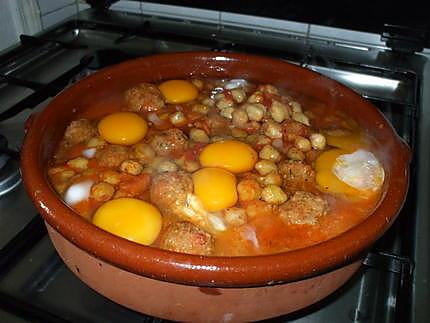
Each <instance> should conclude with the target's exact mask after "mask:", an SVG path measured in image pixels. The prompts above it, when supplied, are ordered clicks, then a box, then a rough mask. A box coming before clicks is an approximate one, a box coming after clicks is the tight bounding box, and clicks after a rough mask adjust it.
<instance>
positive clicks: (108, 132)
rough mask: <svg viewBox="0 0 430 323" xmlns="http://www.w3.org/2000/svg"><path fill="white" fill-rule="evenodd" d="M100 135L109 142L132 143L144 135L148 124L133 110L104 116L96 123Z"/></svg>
mask: <svg viewBox="0 0 430 323" xmlns="http://www.w3.org/2000/svg"><path fill="white" fill-rule="evenodd" d="M98 130H99V133H100V136H101V137H102V138H103V139H104V140H106V141H107V142H109V143H111V144H117V145H133V144H135V143H137V142H138V141H140V140H142V139H143V137H145V135H146V132H147V131H148V124H147V123H146V121H145V119H143V118H142V117H139V116H138V115H137V114H135V113H133V112H117V113H112V114H109V115H107V116H105V117H104V118H103V119H101V120H100V122H99V124H98Z"/></svg>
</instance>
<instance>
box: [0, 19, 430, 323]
mask: <svg viewBox="0 0 430 323" xmlns="http://www.w3.org/2000/svg"><path fill="white" fill-rule="evenodd" d="M124 26H127V27H124ZM23 39H24V40H23V45H22V46H21V47H20V48H19V49H18V50H16V51H14V52H13V53H7V54H6V56H4V57H3V58H4V59H3V60H0V61H3V62H5V64H3V65H2V64H1V63H0V73H2V74H6V68H9V69H10V67H11V66H12V67H13V68H12V71H10V72H8V73H7V75H9V76H10V77H9V79H8V83H7V84H3V87H2V86H0V103H2V102H3V101H2V100H7V102H11V101H12V103H9V104H8V105H2V104H0V133H2V134H4V136H5V137H7V139H8V140H9V147H12V149H15V148H17V147H19V146H20V143H21V141H22V138H23V134H24V129H23V128H24V126H23V125H24V123H25V120H26V119H27V117H28V116H29V115H30V114H31V113H32V112H33V111H36V112H37V111H38V110H40V109H42V108H43V107H44V106H45V105H46V104H47V103H48V102H49V99H50V97H52V96H53V95H55V94H57V93H58V92H59V91H60V90H61V89H62V88H63V87H65V86H67V85H68V84H70V83H71V82H75V81H77V80H79V79H80V78H82V77H85V76H86V75H88V74H91V73H93V72H95V71H97V70H98V69H100V68H103V67H105V66H108V65H111V64H115V63H117V62H120V61H123V60H126V59H129V58H132V57H137V56H142V55H149V54H154V53H162V52H169V51H189V50H216V51H223V50H228V51H239V52H249V53H257V54H262V55H270V56H274V57H279V58H282V59H286V60H288V61H291V62H294V63H296V64H300V65H302V66H305V67H307V68H310V69H312V70H316V71H318V72H320V73H323V74H325V75H327V76H329V77H332V78H334V79H337V80H339V81H340V82H343V83H345V84H346V85H348V86H350V87H352V88H353V89H355V90H356V91H358V92H360V93H361V94H362V95H363V96H365V97H366V98H368V99H370V100H372V102H373V103H374V104H375V105H376V106H377V107H378V108H379V109H380V110H381V111H382V112H383V113H384V114H385V116H386V117H387V118H388V119H389V120H390V121H391V123H392V124H393V126H394V127H395V129H396V131H397V132H398V133H399V135H400V136H402V137H403V138H404V139H405V141H407V142H408V143H409V144H410V146H411V147H412V149H413V151H414V152H415V153H414V158H413V162H412V165H411V167H412V174H413V178H412V185H411V189H410V193H409V194H408V199H407V201H406V204H405V206H404V208H403V210H402V211H401V213H400V215H399V218H398V220H397V221H396V222H395V224H394V225H393V226H392V227H391V229H390V230H389V231H388V232H387V233H386V234H385V235H384V236H383V238H381V239H380V240H379V241H378V242H377V244H376V245H375V246H374V248H373V249H372V251H371V252H370V253H369V254H368V255H367V257H366V258H365V260H364V266H363V267H362V268H361V269H360V270H359V272H357V274H356V275H355V276H354V277H353V278H352V279H351V280H350V281H349V282H348V283H347V284H345V285H344V286H343V287H342V288H341V289H339V290H338V291H336V292H335V293H334V294H333V295H331V296H329V297H328V298H326V299H324V300H323V301H321V302H319V303H317V304H314V305H313V306H311V307H309V308H306V309H303V310H301V311H299V312H296V313H293V314H290V315H287V316H285V317H281V318H276V319H272V320H270V321H273V322H280V321H281V322H282V321H283V322H408V321H411V317H412V316H411V315H412V314H411V313H412V311H413V309H412V303H413V296H412V293H413V286H412V280H413V268H414V267H413V266H414V262H415V261H416V258H415V257H414V247H415V244H416V242H415V241H414V238H413V237H412V235H411V234H409V233H410V232H415V231H416V230H417V229H416V228H415V225H416V223H415V218H416V216H417V199H416V190H417V185H416V184H415V183H417V179H416V178H414V173H415V169H416V167H417V165H416V160H417V151H418V150H419V149H418V148H417V141H418V140H417V138H418V132H419V131H420V127H419V124H420V121H419V120H420V119H419V118H418V116H419V112H418V111H419V107H420V104H422V102H421V97H420V93H421V92H420V86H421V85H422V82H423V78H422V77H421V75H420V74H419V72H417V71H419V70H420V68H422V64H423V63H424V60H423V59H422V58H420V57H410V58H408V60H406V59H405V58H404V57H403V58H394V59H391V58H390V57H389V55H388V53H387V52H384V51H379V50H373V49H371V50H369V51H368V52H363V51H358V52H357V51H355V50H353V49H346V48H333V47H332V46H331V45H329V44H327V43H324V42H309V40H306V41H305V40H297V39H288V38H283V37H279V36H277V35H274V34H270V33H268V34H266V35H265V34H260V36H259V37H256V36H255V34H254V33H253V31H247V30H241V29H237V30H235V29H223V31H222V33H220V30H219V29H218V28H217V27H214V26H210V25H199V26H198V27H197V26H194V25H190V24H189V23H186V24H184V23H183V22H181V21H175V20H168V19H167V20H163V19H157V18H154V17H152V18H149V17H142V16H133V15H129V14H127V15H123V14H120V13H114V12H105V13H101V12H94V11H88V12H86V13H84V14H82V15H81V16H80V17H79V19H77V20H73V21H71V22H69V23H65V24H63V25H61V26H59V27H57V28H55V29H54V30H52V31H50V32H48V33H45V34H44V35H43V36H42V37H39V38H37V39H32V38H31V37H30V38H25V37H24V38H23ZM0 85H2V84H0ZM24 89H25V90H24ZM11 93H13V94H14V97H13V99H11V98H10V95H11ZM6 224H7V228H8V229H7V230H5V229H4V228H5V227H6ZM2 228H3V230H4V231H2ZM0 233H1V234H0V310H3V311H4V312H2V311H0V322H1V321H6V322H13V320H16V322H21V320H22V321H37V322H161V321H163V320H161V319H158V318H152V317H147V316H144V315H142V314H140V313H136V312H134V311H131V310H129V309H126V308H124V307H122V306H120V305H118V304H115V303H113V302H111V301H110V300H108V299H106V298H105V297H103V296H101V295H99V294H98V293H96V292H94V291H93V290H91V289H90V288H88V287H87V286H86V285H84V284H83V283H82V282H81V281H80V280H79V279H78V278H77V277H75V276H74V275H73V274H72V272H71V271H69V270H68V269H67V268H66V267H65V266H64V264H63V262H62V261H61V260H60V258H59V257H58V256H57V254H56V252H55V250H54V248H53V246H52V244H51V242H50V240H49V238H48V237H47V235H46V229H45V227H44V224H43V221H42V220H41V217H40V216H39V215H38V214H37V212H36V211H35V209H34V207H33V206H32V205H31V203H30V202H29V199H28V198H27V197H26V195H25V193H24V190H23V187H22V185H18V187H16V188H15V189H14V190H13V191H12V192H10V193H8V194H5V195H4V196H2V197H0ZM6 313H8V314H6ZM11 315H12V316H11ZM3 317H4V318H6V317H7V320H6V319H2V318H3ZM11 317H13V320H12V319H11Z"/></svg>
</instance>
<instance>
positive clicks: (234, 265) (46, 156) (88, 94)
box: [22, 52, 410, 321]
mask: <svg viewBox="0 0 430 323" xmlns="http://www.w3.org/2000/svg"><path fill="white" fill-rule="evenodd" d="M188 78H216V79H246V80H250V81H252V82H255V83H259V84H265V83H266V84H276V86H277V87H280V88H287V89H289V90H290V91H293V92H297V93H301V94H303V95H305V96H310V97H313V98H315V99H316V100H318V101H320V102H323V103H325V104H326V105H330V106H331V107H332V108H334V109H335V110H337V109H338V110H340V111H342V113H344V114H345V115H347V116H348V117H350V118H351V119H353V120H354V121H355V122H356V123H357V124H358V126H359V127H360V128H361V129H363V130H364V132H365V134H366V136H367V137H368V138H372V140H371V146H372V148H373V152H374V154H375V155H376V157H377V158H378V160H379V161H380V162H381V164H382V166H383V169H384V172H385V180H384V183H383V186H382V193H381V197H380V200H379V202H378V203H377V205H376V207H375V209H374V211H373V213H372V214H371V215H369V216H368V217H367V218H366V219H365V220H363V221H362V222H361V223H359V224H357V225H355V226H354V227H352V228H351V229H349V230H347V231H346V232H344V233H342V234H340V235H338V236H336V237H334V238H331V239H329V240H327V241H323V242H320V243H317V244H315V245H311V246H308V247H304V248H301V249H297V250H292V251H288V252H281V253H275V254H267V255H259V256H245V257H219V256H215V257H208V256H199V255H190V254H184V253H176V252H171V251H168V250H162V249H159V248H153V247H149V246H144V245H141V244H137V243H134V242H131V241H128V240H126V239H123V238H120V237H118V236H115V235H113V234H110V233H108V232H106V231H104V230H102V229H100V228H98V227H97V226H95V225H93V224H92V223H91V222H89V221H87V220H85V219H84V218H83V217H81V216H80V215H78V214H77V213H75V212H74V211H73V210H72V209H71V208H69V207H68V206H67V205H66V204H65V203H63V202H62V201H61V199H60V198H59V197H58V195H57V193H56V192H55V190H54V189H53V188H52V186H51V185H50V183H49V181H48V176H47V168H48V162H49V161H50V160H51V158H52V156H53V155H54V153H55V151H56V149H57V147H58V144H59V142H60V140H61V139H62V137H63V134H64V131H65V129H66V127H67V126H68V125H69V124H70V122H71V121H72V120H77V119H79V118H80V117H83V116H84V117H88V118H91V117H99V116H102V115H103V114H106V111H107V110H106V109H109V107H108V106H106V102H107V101H106V98H109V97H110V96H111V94H112V93H113V92H116V93H119V92H121V93H123V92H125V91H126V90H127V89H129V88H131V87H133V86H135V85H136V84H139V83H142V82H150V83H159V82H161V81H163V80H170V79H188ZM409 161H410V151H409V148H408V147H407V145H406V144H405V143H404V142H403V141H402V140H401V139H400V138H399V137H398V135H397V134H396V132H395V130H394V129H393V128H392V126H391V125H390V124H389V123H388V122H387V120H386V119H385V118H384V116H383V115H382V114H381V113H380V112H379V111H378V110H377V108H376V107H375V106H373V105H372V104H371V103H369V102H368V101H366V100H364V99H362V98H361V97H360V96H359V95H358V94H356V93H355V92H354V91H352V90H350V89H348V88H346V87H345V86H343V85H341V84H339V83H337V82H335V81H333V80H330V79H327V78H326V77H324V76H322V75H320V74H317V73H314V72H312V71H309V70H307V69H304V68H301V67H298V66H295V65H292V64H289V63H286V62H283V61H281V60H275V59H271V58H266V57H259V56H252V55H245V54H230V53H214V52H187V53H174V54H164V55H156V56H149V57H144V58H140V59H136V60H132V61H127V62H125V63H122V64H119V65H115V66H112V67H109V68H106V69H103V70H101V71H99V72H97V73H95V74H93V75H91V76H89V77H87V78H86V79H84V80H82V81H80V82H78V83H76V84H74V85H73V86H71V87H70V88H68V89H66V90H65V91H63V92H62V93H61V94H60V95H58V96H57V97H55V98H54V99H53V100H52V101H51V102H50V103H49V105H48V106H47V107H46V108H45V109H44V110H43V111H42V112H40V113H39V114H37V115H34V116H33V117H32V118H31V119H29V121H28V124H27V133H26V137H25V141H24V145H23V148H22V175H23V180H24V184H25V187H26V189H27V191H28V194H29V196H30V198H31V199H32V200H33V202H34V204H35V205H36V207H37V208H38V210H39V212H40V214H41V215H42V216H43V218H44V220H45V222H46V224H47V227H48V232H49V234H50V237H51V239H52V241H53V243H54V246H55V248H56V249H57V251H58V252H59V254H60V256H61V257H62V258H63V260H64V261H65V263H66V265H67V266H68V267H69V268H70V269H71V270H72V271H73V272H74V273H75V274H76V275H77V276H78V277H79V278H80V279H82V280H83V281H84V282H85V283H87V284H88V285H89V286H90V287H92V288H94V289H95V290H97V291H98V292H100V293H101V294H103V295H105V296H107V297H109V298H111V299H112V300H114V301H115V302H118V303H120V304H122V305H125V306H127V307H130V308H132V309H134V310H137V311H140V312H142V313H147V314H151V315H155V316H158V317H163V318H168V319H174V320H181V321H182V320H184V321H229V320H230V321H231V320H233V321H249V320H258V319H264V318H269V317H274V316H278V315H281V314H285V313H289V312H292V311H295V310H297V309H300V308H303V307H305V306H307V305H310V304H312V303H315V302H317V301H318V300H320V299H322V298H324V297H325V296H327V295H328V294H330V293H331V292H333V291H334V290H336V289H337V288H339V287H340V286H341V285H342V284H344V283H345V282H346V281H347V280H348V279H349V278H350V277H351V276H352V275H353V274H354V272H356V270H357V269H358V268H359V266H360V263H361V262H360V259H361V258H362V257H363V256H364V255H365V253H366V251H367V250H368V249H369V247H370V246H371V245H372V244H373V243H374V242H375V241H376V240H377V239H378V238H379V237H381V236H382V235H383V234H384V232H385V231H386V230H387V229H388V228H389V227H390V226H391V224H392V223H393V221H394V220H395V218H396V216H397V214H398V212H399V210H400V209H401V207H402V205H403V202H404V199H405V196H406V193H407V188H408V180H409ZM202 309H204V311H202Z"/></svg>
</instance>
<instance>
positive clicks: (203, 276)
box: [21, 52, 410, 287]
mask: <svg viewBox="0 0 430 323" xmlns="http://www.w3.org/2000/svg"><path fill="white" fill-rule="evenodd" d="M172 60H174V61H185V60H186V61H188V62H190V63H192V62H196V63H199V64H202V63H204V64H212V65H214V66H216V65H217V64H218V63H219V62H223V63H225V64H229V63H232V64H233V63H234V62H236V61H243V62H244V63H248V62H249V64H250V65H251V64H259V66H265V65H270V66H272V68H280V69H282V68H286V66H285V64H287V65H288V69H290V70H294V71H295V72H297V73H298V74H299V75H303V76H307V77H313V78H323V79H324V82H326V85H325V86H327V87H329V88H331V89H335V90H336V91H341V92H342V93H343V94H344V96H346V97H348V100H352V101H350V102H352V103H354V104H359V105H360V111H362V113H363V114H365V115H366V118H367V119H368V120H370V124H369V127H376V130H375V132H376V133H377V134H380V135H381V136H382V138H383V139H384V140H388V141H389V142H390V145H392V147H391V148H392V151H395V152H396V154H397V156H396V158H395V160H394V161H393V162H392V163H391V165H390V169H388V170H386V173H387V177H386V178H387V180H386V183H387V185H386V191H385V196H384V197H383V198H382V199H381V201H380V204H379V205H378V207H377V208H376V209H375V211H374V212H373V214H371V215H370V216H369V217H368V218H367V219H366V220H364V221H363V222H362V223H360V224H359V225H356V226H355V227H353V228H351V229H350V230H348V231H346V232H344V233H343V234H341V235H339V236H337V237H335V238H332V239H330V240H328V241H324V242H321V243H319V244H317V245H313V246H310V247H306V248H303V249H300V250H294V251H289V252H284V253H279V254H272V255H265V256H253V257H203V256H195V255H187V254H180V253H175V252H169V251H165V250H161V249H157V248H152V247H147V246H143V245H139V244H136V243H133V242H131V241H128V240H125V239H122V238H119V237H117V236H115V235H112V234H110V233H108V232H106V231H103V230H101V229H99V228H98V227H96V226H94V225H92V224H91V223H89V222H87V221H86V220H85V219H83V218H82V217H80V216H79V215H78V214H76V213H75V212H73V211H72V210H71V209H70V208H68V207H67V206H66V205H65V204H63V203H62V202H61V201H60V199H59V198H58V197H57V195H56V194H55V192H54V191H53V190H52V188H51V187H50V185H49V183H48V181H47V178H46V169H45V166H46V165H45V163H46V161H44V160H43V158H42V156H43V151H44V147H43V145H41V143H42V139H43V137H44V136H45V135H46V133H47V132H49V127H52V125H50V124H49V122H48V120H49V114H50V113H52V111H53V110H54V109H56V108H58V107H59V106H62V105H63V104H67V100H68V99H70V98H72V97H73V95H74V94H76V93H78V92H79V91H80V88H81V87H88V88H89V87H91V86H93V85H94V84H96V83H97V80H99V79H100V78H109V77H111V75H112V74H113V72H114V71H115V70H119V69H122V70H123V71H125V72H126V71H127V69H128V70H132V69H133V68H137V67H138V66H140V67H141V65H142V64H143V65H144V64H149V63H150V64H155V66H158V65H157V64H172V63H171V62H172ZM307 74H308V75H307ZM187 76H188V75H186V76H184V77H187ZM21 156H22V160H21V168H22V175H23V180H24V184H25V187H26V190H27V192H28V193H29V195H30V198H31V199H32V200H33V202H34V204H35V205H36V207H37V208H38V210H39V211H40V213H41V214H42V216H43V218H44V220H45V221H46V222H48V223H49V224H50V225H51V226H52V227H53V228H55V230H57V231H58V232H60V233H61V235H63V236H64V237H65V238H66V239H67V240H69V241H71V242H72V243H74V244H75V245H76V246H78V247H79V248H81V249H83V250H85V251H87V252H88V253H90V254H92V255H94V256H95V257H98V258H100V259H103V260H104V261H107V262H109V263H112V264H114V265H115V266H118V267H120V268H122V269H125V270H127V271H130V272H133V273H136V274H139V275H143V276H146V277H151V278H154V279H158V280H163V281H169V282H175V283H181V284H192V285H199V286H217V287H245V286H262V285H268V284H275V283H284V282H291V281H296V280H300V279H304V278H307V277H311V276H314V275H317V274H321V273H324V272H327V271H330V270H333V269H335V268H338V267H341V266H343V265H345V264H347V263H350V262H352V261H354V260H357V259H358V258H359V257H360V256H362V255H363V252H365V251H366V250H367V249H368V248H369V247H370V246H371V245H372V244H373V243H374V242H375V241H376V240H377V239H378V238H379V237H380V236H381V235H382V234H383V233H384V232H385V231H386V230H387V229H388V228H389V226H390V225H391V224H392V222H393V221H394V219H395V218H396V216H397V214H398V212H399V210H400V209H401V207H402V205H403V202H404V199H405V197H406V192H407V188H408V182H409V168H408V166H409V161H410V151H409V149H408V147H407V145H406V144H404V143H403V142H402V140H401V139H400V138H399V137H398V135H397V134H396V132H395V131H394V129H393V128H392V127H391V125H390V124H389V123H388V121H387V120H386V119H385V117H384V116H383V115H382V114H381V113H380V112H379V111H378V110H377V109H376V107H374V106H373V105H372V104H371V103H369V102H367V101H365V100H364V99H362V98H361V97H360V96H359V95H358V94H356V93H355V92H353V91H352V90H350V89H348V88H346V87H345V86H343V85H341V84H339V83H337V82H335V81H333V80H329V79H327V78H325V77H323V76H321V75H319V74H318V73H315V72H313V71H310V70H305V69H303V68H301V67H298V66H294V65H292V64H289V63H287V62H283V61H280V60H275V59H271V58H267V57H260V56H253V55H246V54H232V53H215V52H186V53H174V54H161V55H154V56H150V57H145V58H140V59H136V60H132V61H128V62H125V63H122V64H118V65H115V66H112V67H109V68H106V69H103V70H101V71H99V72H97V73H95V74H93V75H91V76H89V77H88V78H86V79H84V80H82V81H80V82H78V83H77V84H75V85H73V86H71V87H70V88H69V89H67V90H65V91H64V92H62V93H61V94H60V95H58V96H57V97H56V98H54V99H53V100H52V101H51V103H50V104H49V105H48V106H47V107H46V108H45V110H44V111H43V112H41V113H40V114H39V115H37V116H36V117H34V118H33V120H32V122H31V124H30V126H29V127H28V129H27V133H26V137H25V141H24V144H23V147H22V152H21Z"/></svg>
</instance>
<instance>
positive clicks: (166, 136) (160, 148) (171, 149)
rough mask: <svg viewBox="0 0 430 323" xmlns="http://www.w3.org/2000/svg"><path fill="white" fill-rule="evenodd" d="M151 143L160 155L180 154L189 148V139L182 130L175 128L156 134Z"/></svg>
mask: <svg viewBox="0 0 430 323" xmlns="http://www.w3.org/2000/svg"><path fill="white" fill-rule="evenodd" d="M150 145H151V147H152V149H154V150H155V152H156V153H157V155H159V156H180V155H182V153H183V152H184V151H185V149H187V147H188V140H187V136H186V135H185V134H184V133H183V132H182V131H181V130H179V129H176V128H173V129H168V130H164V131H162V132H160V133H158V134H156V135H155V136H154V137H152V139H151V142H150Z"/></svg>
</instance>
